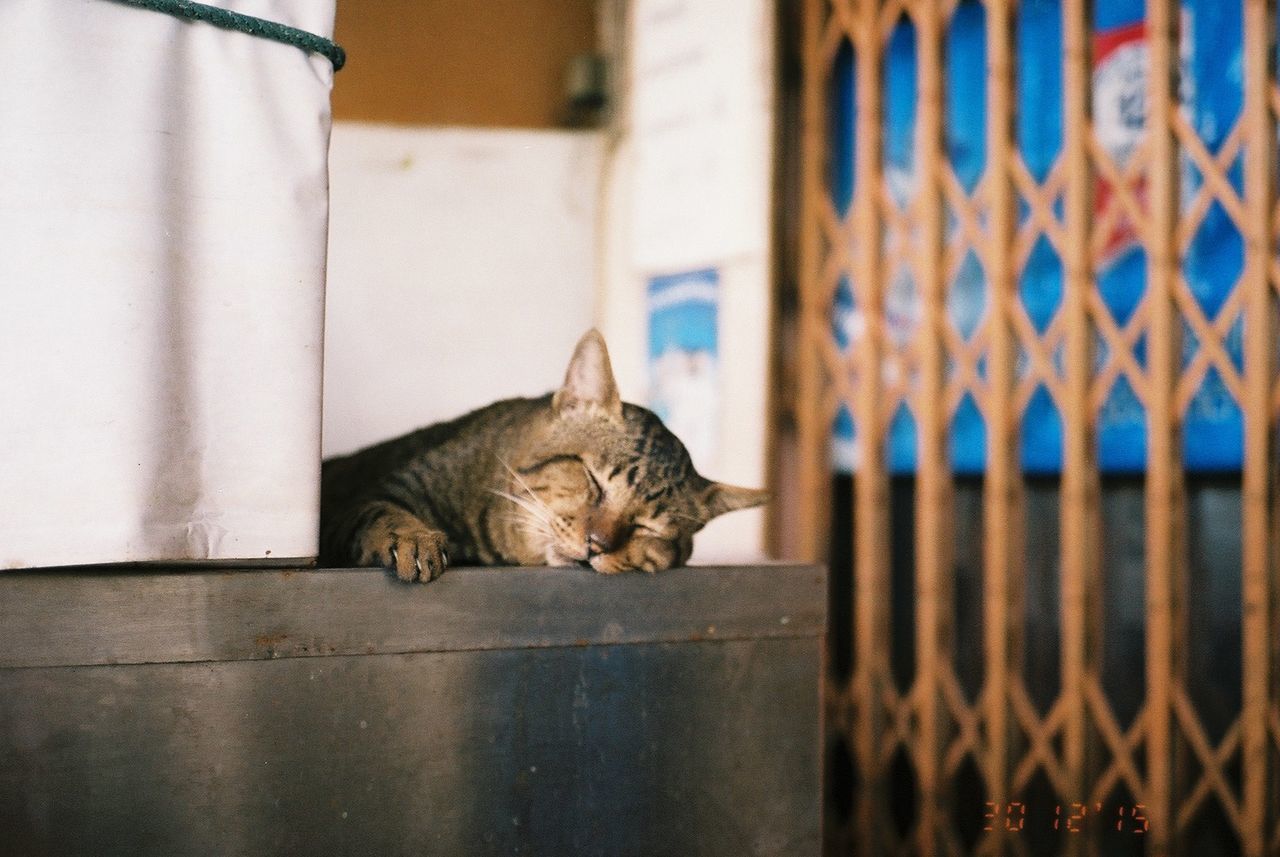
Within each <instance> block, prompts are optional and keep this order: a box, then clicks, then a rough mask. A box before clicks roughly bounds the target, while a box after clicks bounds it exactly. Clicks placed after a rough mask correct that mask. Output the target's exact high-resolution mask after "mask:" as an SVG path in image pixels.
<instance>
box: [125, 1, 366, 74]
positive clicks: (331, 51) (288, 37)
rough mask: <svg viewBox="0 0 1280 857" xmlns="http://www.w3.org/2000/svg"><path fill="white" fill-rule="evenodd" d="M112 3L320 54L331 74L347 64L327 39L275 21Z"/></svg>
mask: <svg viewBox="0 0 1280 857" xmlns="http://www.w3.org/2000/svg"><path fill="white" fill-rule="evenodd" d="M113 2H115V3H125V4H127V5H129V6H137V7H138V8H140V9H151V10H153V11H155V12H164V13H165V14H166V15H173V16H174V17H176V18H186V19H187V20H190V21H204V22H205V23H207V24H213V25H214V26H215V27H221V28H223V29H224V30H236V31H237V32H241V33H248V34H249V35H251V36H258V37H259V38H263V39H271V40H273V41H276V42H283V43H284V44H286V45H293V46H294V47H295V48H301V49H302V50H304V51H311V52H313V53H317V54H322V55H323V56H325V57H328V58H329V62H331V63H333V70H334V71H338V70H340V69H341V68H342V67H343V66H344V65H346V63H347V52H346V51H344V50H343V49H342V48H340V47H339V46H338V45H336V44H334V43H333V42H331V41H329V40H328V39H324V38H321V37H320V36H317V35H315V34H314V33H308V32H307V31H306V30H299V29H298V28H296V27H288V26H285V25H284V24H277V23H275V22H274V21H266V20H263V19H262V18H255V17H253V16H252V15H242V14H241V13H239V12H229V11H227V10H226V9H219V8H218V7H217V6H208V5H206V4H204V3H192V2H190V0H113Z"/></svg>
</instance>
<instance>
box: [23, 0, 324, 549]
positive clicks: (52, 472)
mask: <svg viewBox="0 0 1280 857" xmlns="http://www.w3.org/2000/svg"><path fill="white" fill-rule="evenodd" d="M221 5H224V6H226V7H227V8H233V9H235V10H237V11H242V12H247V13H249V14H253V15H257V16H259V17H263V18H268V19H270V20H274V21H278V22H280V23H285V24H289V25H292V26H296V27H300V28H302V29H306V30H309V31H310V32H313V33H316V34H318V35H323V36H329V35H330V34H331V33H332V28H333V2H332V0H275V2H267V0H259V2H237V3H229V2H224V3H222V4H221ZM331 82H332V67H331V66H330V64H329V61H328V60H326V59H324V58H322V57H318V56H309V55H307V54H305V53H303V52H302V51H300V50H298V49H297V48H293V47H290V46H287V45H281V44H278V43H275V42H271V41H266V40H263V39H259V38H254V37H252V36H249V35H245V34H242V33H235V32H228V31H225V30H220V29H218V28H215V27H213V26H211V25H208V24H204V23H195V22H187V21H181V20H178V19H176V18H172V17H169V16H167V15H163V14H159V13H156V12H150V11H145V10H140V9H135V8H132V7H127V6H122V5H119V4H116V3H111V2H106V1H105V0H56V2H49V0H4V2H0V117H3V120H2V121H0V188H3V191H0V295H3V301H2V303H0V568H17V567H36V566H51V565H63V564H80V563H103V562H127V561H147V560H234V559H254V558H259V559H260V558H264V557H270V558H273V559H274V558H285V557H307V556H313V555H314V554H315V552H316V529H317V512H318V494H319V469H318V463H319V449H320V387H321V384H320V371H321V337H322V313H323V306H324V295H323V290H324V273H325V244H326V229H327V217H328V187H327V167H326V159H327V148H328V137H329V121H330V120H329V90H330V86H331Z"/></svg>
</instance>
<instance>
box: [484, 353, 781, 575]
mask: <svg viewBox="0 0 1280 857" xmlns="http://www.w3.org/2000/svg"><path fill="white" fill-rule="evenodd" d="M506 464H507V466H508V472H509V475H510V482H509V484H508V486H507V490H506V491H504V492H503V494H504V495H505V496H506V497H507V498H508V499H509V500H510V501H511V502H513V503H514V504H516V506H518V508H517V509H516V510H515V514H516V515H517V517H518V519H519V525H520V526H519V527H518V529H519V531H520V534H521V538H522V539H523V540H524V548H525V549H524V550H522V551H521V553H522V554H523V555H524V556H525V557H527V558H528V559H529V560H530V561H532V560H533V558H534V557H538V558H539V559H540V560H541V561H545V562H546V563H548V564H550V565H567V564H570V563H575V562H577V563H586V564H589V565H590V566H591V567H592V568H594V569H595V570H596V571H600V572H604V573H613V572H618V571H629V570H643V571H661V570H663V569H667V568H670V567H672V566H675V565H682V564H683V563H684V562H686V561H687V560H688V559H689V554H690V553H692V551H693V534H694V533H696V532H697V531H698V530H700V529H702V527H703V526H704V525H705V524H706V523H707V522H708V521H710V520H711V519H712V518H714V517H716V516H717V515H722V514H724V513H725V512H732V511H734V510H735V509H746V508H748V507H751V506H758V505H760V504H761V503H764V502H765V501H766V500H767V499H768V495H766V494H765V492H763V491H756V490H754V489H750V488H736V487H734V486H732V485H723V484H721V483H719V482H713V481H711V480H709V479H705V478H704V477H702V476H701V475H699V474H698V472H697V471H696V470H694V468H693V463H692V461H690V459H689V453H688V451H686V450H685V448H684V444H682V443H680V441H679V440H678V439H677V438H676V436H675V435H673V434H672V433H671V432H670V431H668V430H667V428H666V426H664V425H663V424H662V421H661V420H659V419H658V417H657V416H656V415H655V414H654V413H653V412H651V411H649V410H647V409H645V408H642V407H639V406H637V405H632V404H627V403H624V402H623V401H622V400H621V399H620V398H619V396H618V387H617V384H616V383H615V381H614V378H613V369H612V367H611V366H610V363H609V352H608V350H607V349H606V348H605V344H604V338H603V337H602V336H601V335H600V334H599V333H598V332H597V331H595V330H591V331H589V332H588V333H587V334H586V335H585V336H583V337H582V339H581V340H580V341H579V342H578V346H577V348H576V349H575V350H574V353H573V359H572V360H570V362H569V369H568V371H567V372H566V373H565V380H564V385H563V386H562V387H561V388H560V389H559V390H557V391H556V393H555V394H554V396H552V399H551V408H550V412H549V413H548V414H546V415H545V417H544V418H543V419H541V420H539V421H538V424H537V425H536V426H534V427H532V431H531V432H530V437H528V438H527V441H526V443H525V445H524V447H523V448H522V449H521V450H520V452H519V455H518V458H517V460H514V461H509V462H506Z"/></svg>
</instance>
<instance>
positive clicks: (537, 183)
mask: <svg viewBox="0 0 1280 857" xmlns="http://www.w3.org/2000/svg"><path fill="white" fill-rule="evenodd" d="M602 155H603V149H602V142H601V138H600V136H599V135H598V134H596V133H589V132H567V131H566V132H561V131H507V130H498V131H494V130H476V129H439V128H392V127H383V126H372V125H358V124H343V123H339V124H337V125H335V126H334V130H333V143H332V148H331V152H330V176H331V178H330V181H331V185H332V186H331V211H332V221H331V224H330V238H329V285H328V297H327V301H326V312H327V321H326V330H325V391H324V453H325V455H334V454H340V453H345V452H349V451H352V450H354V449H358V448H360V447H362V446H366V445H368V444H370V443H374V442H376V441H379V440H384V439H386V438H389V437H394V436H396V435H399V434H403V433H404V432H407V431H410V430H412V429H415V428H418V427H419V426H423V425H427V424H429V423H432V422H436V421H438V420H441V419H445V418H449V417H454V416H457V415H459V414H462V413H464V412H466V411H468V410H470V409H472V408H475V407H478V406H480V405H483V404H486V403H488V402H491V401H494V400H495V399H498V398H503V397H507V396H513V395H539V394H541V393H544V392H546V391H548V390H551V389H553V388H554V387H556V386H557V385H558V384H559V383H560V381H561V380H562V378H563V376H564V369H565V365H566V364H567V363H568V359H569V355H570V353H571V352H572V350H573V345H574V343H575V342H576V341H577V339H578V337H579V336H581V335H582V333H583V331H585V330H586V329H587V328H588V327H590V326H591V324H592V315H593V305H594V300H595V294H596V288H595V281H596V273H597V272H596V244H597V239H596V235H597V232H596V230H597V225H596V221H597V198H598V194H599V177H600V174H601V170H602Z"/></svg>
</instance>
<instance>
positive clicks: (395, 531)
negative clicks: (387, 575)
mask: <svg viewBox="0 0 1280 857" xmlns="http://www.w3.org/2000/svg"><path fill="white" fill-rule="evenodd" d="M352 521H353V523H354V524H355V527H354V532H353V533H352V534H351V542H350V544H351V554H352V559H353V560H354V561H355V563H356V564H357V565H380V566H383V567H385V568H389V569H391V570H392V571H394V572H395V573H396V577H399V578H400V579H401V580H405V581H413V580H417V581H421V582H422V583H426V582H428V581H431V580H435V579H436V578H437V577H439V576H440V575H441V574H442V573H443V572H444V570H445V567H446V566H448V564H449V551H448V547H447V542H448V540H447V539H446V538H445V534H444V533H442V532H440V531H439V530H437V529H433V528H432V527H429V526H427V525H426V523H424V522H423V521H422V520H421V519H420V518H418V517H417V516H416V515H413V514H412V513H410V512H408V511H407V510H405V509H402V508H401V507H399V506H396V505H394V504H392V503H387V502H384V501H377V502H371V503H367V504H366V505H364V506H362V507H361V508H359V509H358V510H356V512H355V513H354V514H353V516H352Z"/></svg>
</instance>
